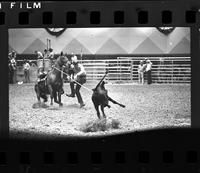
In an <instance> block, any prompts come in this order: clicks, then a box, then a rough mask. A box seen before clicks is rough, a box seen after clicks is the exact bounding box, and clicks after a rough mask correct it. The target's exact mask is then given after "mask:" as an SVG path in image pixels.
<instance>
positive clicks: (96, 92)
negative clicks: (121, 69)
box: [92, 72, 125, 119]
mask: <svg viewBox="0 0 200 173" xmlns="http://www.w3.org/2000/svg"><path fill="white" fill-rule="evenodd" d="M107 73H108V72H106V74H105V75H104V77H103V78H102V79H101V81H100V82H99V83H98V84H97V86H96V88H94V89H93V94H92V101H93V104H94V107H95V109H96V111H97V116H98V118H99V119H100V112H99V106H101V111H102V114H103V117H104V118H106V115H105V113H104V107H106V106H107V107H108V108H110V105H109V101H111V102H112V103H114V104H118V105H119V106H121V107H123V108H125V106H124V105H123V104H120V103H118V102H116V101H115V100H113V99H112V98H110V97H109V96H108V91H107V90H106V89H105V86H104V85H105V82H104V81H103V80H104V78H105V77H106V75H107Z"/></svg>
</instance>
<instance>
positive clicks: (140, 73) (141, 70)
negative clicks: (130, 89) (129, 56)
mask: <svg viewBox="0 0 200 173" xmlns="http://www.w3.org/2000/svg"><path fill="white" fill-rule="evenodd" d="M145 69H146V64H145V63H144V61H143V60H141V61H140V64H139V66H138V80H139V83H141V84H144V72H145Z"/></svg>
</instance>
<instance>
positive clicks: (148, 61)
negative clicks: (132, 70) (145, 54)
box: [146, 59, 152, 84]
mask: <svg viewBox="0 0 200 173" xmlns="http://www.w3.org/2000/svg"><path fill="white" fill-rule="evenodd" d="M146 63H147V67H146V73H147V84H151V83H152V79H151V67H152V62H151V61H150V60H149V59H147V61H146Z"/></svg>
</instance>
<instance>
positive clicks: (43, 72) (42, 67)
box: [35, 49, 48, 82]
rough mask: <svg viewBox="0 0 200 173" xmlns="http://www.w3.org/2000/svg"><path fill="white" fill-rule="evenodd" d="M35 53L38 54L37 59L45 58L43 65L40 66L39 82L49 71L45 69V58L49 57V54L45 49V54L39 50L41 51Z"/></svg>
mask: <svg viewBox="0 0 200 173" xmlns="http://www.w3.org/2000/svg"><path fill="white" fill-rule="evenodd" d="M35 53H36V54H37V59H38V61H39V60H43V63H42V66H41V67H38V80H37V81H38V82H40V81H43V80H44V79H45V77H46V75H47V72H46V71H45V70H44V59H46V58H48V55H47V50H46V49H45V50H44V55H43V54H42V53H41V52H39V51H35Z"/></svg>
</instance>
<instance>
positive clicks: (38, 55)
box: [35, 51, 43, 59]
mask: <svg viewBox="0 0 200 173" xmlns="http://www.w3.org/2000/svg"><path fill="white" fill-rule="evenodd" d="M35 54H36V55H37V59H42V58H43V55H42V52H40V51H35Z"/></svg>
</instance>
